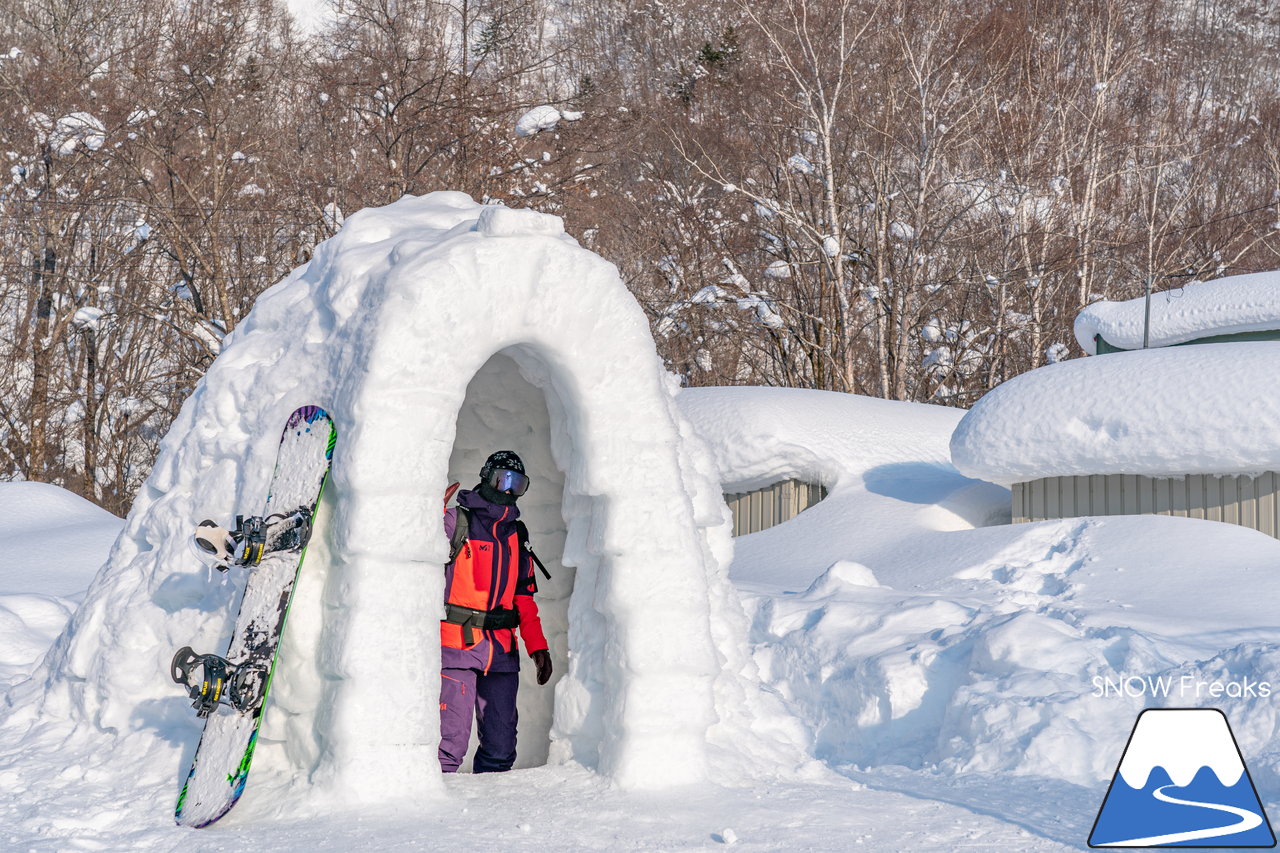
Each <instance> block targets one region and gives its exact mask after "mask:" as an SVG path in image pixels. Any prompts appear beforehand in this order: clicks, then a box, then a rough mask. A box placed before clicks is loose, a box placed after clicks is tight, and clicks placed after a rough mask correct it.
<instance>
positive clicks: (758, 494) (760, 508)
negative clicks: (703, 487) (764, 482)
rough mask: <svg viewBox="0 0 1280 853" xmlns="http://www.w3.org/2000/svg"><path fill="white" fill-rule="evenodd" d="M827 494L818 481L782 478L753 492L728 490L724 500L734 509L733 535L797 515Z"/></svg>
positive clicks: (743, 533)
mask: <svg viewBox="0 0 1280 853" xmlns="http://www.w3.org/2000/svg"><path fill="white" fill-rule="evenodd" d="M826 496H827V490H826V489H825V488H824V487H822V486H821V485H819V484H818V483H806V482H804V481H803V480H783V481H782V482H781V483H774V484H773V485H772V486H767V487H765V488H763V489H756V490H755V491H754V492H741V493H738V494H732V495H729V494H727V495H725V496H724V502H725V503H727V504H728V505H729V509H730V510H732V511H733V535H734V536H743V535H745V534H747V533H757V532H759V531H761V530H765V529H767V528H770V527H773V526H774V525H775V524H781V523H782V522H784V521H786V520H788V519H791V518H795V517H796V516H797V515H799V514H800V513H801V512H803V511H804V510H806V509H808V508H809V507H811V506H813V505H814V504H816V503H817V502H818V501H820V500H822V499H823V498H825V497H826Z"/></svg>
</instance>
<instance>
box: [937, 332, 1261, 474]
mask: <svg viewBox="0 0 1280 853" xmlns="http://www.w3.org/2000/svg"><path fill="white" fill-rule="evenodd" d="M1278 364H1280V341H1254V342H1245V343H1217V344H1205V345H1201V346H1194V347H1177V348H1173V349H1146V350H1135V351H1133V352H1119V353H1112V354H1109V355H1103V356H1097V357H1094V358H1078V359H1072V360H1071V361H1064V362H1059V363H1058V364H1050V365H1046V366H1044V367H1040V368H1037V369H1036V370H1032V371H1030V372H1028V373H1023V374H1022V375H1020V376H1015V377H1014V378H1013V379H1010V380H1009V381H1007V382H1005V383H1004V384H1002V385H1000V386H999V387H997V388H995V389H993V390H992V391H990V392H988V393H987V394H986V395H984V396H983V398H982V399H981V400H979V401H978V402H977V404H976V405H974V407H973V408H972V409H971V410H970V411H969V413H968V414H967V415H966V416H965V417H964V420H962V421H961V422H960V425H959V426H958V427H957V429H956V431H955V434H954V435H953V437H952V439H951V456H952V459H953V461H954V462H955V465H956V467H957V468H958V469H960V471H961V472H963V473H964V474H967V475H968V476H970V477H981V478H983V479H986V480H991V481H993V482H998V483H1016V482H1020V481H1027V480H1034V479H1037V478H1040V477H1060V476H1072V475H1077V474H1145V475H1147V476H1150V477H1168V476H1177V477H1181V476H1183V475H1184V474H1257V473H1260V472H1262V471H1275V470H1280V431H1278V430H1277V426H1280V397H1277V395H1276V393H1275V391H1274V388H1273V386H1274V378H1273V377H1274V376H1275V368H1276V365H1278Z"/></svg>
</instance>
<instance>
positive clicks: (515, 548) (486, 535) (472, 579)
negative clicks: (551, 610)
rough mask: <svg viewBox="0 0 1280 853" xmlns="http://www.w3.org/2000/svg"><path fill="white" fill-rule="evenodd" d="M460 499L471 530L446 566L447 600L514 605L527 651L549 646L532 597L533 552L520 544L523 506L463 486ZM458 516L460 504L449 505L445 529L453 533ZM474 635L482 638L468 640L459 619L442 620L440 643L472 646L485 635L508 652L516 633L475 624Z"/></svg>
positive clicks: (485, 606) (479, 606) (477, 606)
mask: <svg viewBox="0 0 1280 853" xmlns="http://www.w3.org/2000/svg"><path fill="white" fill-rule="evenodd" d="M458 503H460V504H461V505H463V506H464V507H466V509H467V512H468V514H469V515H470V518H471V527H470V536H469V537H468V539H467V541H466V542H464V543H463V546H462V548H460V549H459V550H458V553H457V555H456V556H455V557H454V559H453V560H452V561H451V562H450V563H449V565H448V567H447V568H446V569H445V601H446V602H447V603H449V604H454V605H458V606H460V607H467V608H471V609H473V610H484V611H492V610H497V609H503V610H514V611H516V613H517V615H518V618H519V628H520V636H521V637H523V638H524V646H525V651H526V652H528V653H529V654H533V653H534V652H536V651H540V650H542V649H545V648H547V640H546V637H545V636H544V635H543V633H542V620H541V618H540V617H539V615H538V605H537V604H536V603H535V602H534V600H533V594H534V593H535V592H537V589H538V586H537V583H536V581H535V579H534V574H533V572H534V565H533V558H532V557H531V556H530V554H529V553H528V552H527V551H525V550H524V549H522V548H521V547H520V542H519V538H520V537H519V534H518V533H517V530H516V523H515V522H516V519H517V518H519V516H520V510H519V509H517V508H516V507H514V506H501V505H499V504H493V503H490V502H488V501H486V500H484V499H483V498H481V497H480V496H479V494H477V493H476V492H472V491H462V492H459V493H458ZM457 518H458V516H457V510H455V509H453V508H450V509H447V510H445V534H446V535H447V536H449V537H452V535H453V529H454V525H455V524H456V523H457ZM473 639H478V641H477V642H475V643H472V644H471V645H467V644H466V642H465V641H464V634H463V627H462V626H461V625H457V624H454V623H452V622H446V621H443V620H442V621H441V622H440V646H441V648H444V649H471V648H475V647H476V646H478V645H480V644H481V643H483V642H484V640H486V639H487V640H489V641H491V642H493V643H496V644H497V645H498V646H499V647H500V648H501V649H502V650H503V651H504V652H511V651H513V650H514V649H515V648H516V644H515V633H514V631H513V630H512V629H510V628H497V629H485V630H482V631H481V630H477V631H474V636H473Z"/></svg>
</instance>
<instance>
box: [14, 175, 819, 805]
mask: <svg viewBox="0 0 1280 853" xmlns="http://www.w3.org/2000/svg"><path fill="white" fill-rule="evenodd" d="M674 395H675V383H674V379H673V378H672V377H671V376H670V375H669V374H667V373H666V372H665V370H664V369H663V368H662V365H661V363H660V361H659V359H658V358H657V356H656V353H655V351H654V347H653V343H652V340H651V338H650V336H649V331H648V324H647V322H646V320H645V317H644V316H643V313H642V312H641V310H640V309H639V307H638V306H637V305H636V304H635V302H634V300H633V299H632V297H631V296H630V294H629V293H628V291H627V290H626V288H625V286H624V285H623V284H622V282H621V281H620V280H619V278H618V274H617V271H616V270H615V269H614V268H613V267H612V266H611V265H610V264H608V263H606V262H605V261H603V260H601V259H600V258H599V257H597V256H595V255H594V254H592V253H590V252H588V251H586V250H584V249H581V248H580V247H578V245H577V244H576V243H575V242H574V241H573V240H572V239H571V238H569V237H568V236H566V235H565V234H564V233H563V228H562V225H561V223H560V221H559V219H557V218H555V217H550V216H544V215H541V214H537V213H535V212H532V211H524V210H512V209H507V208H500V207H484V206H480V205H477V204H476V203H475V202H473V201H472V200H471V199H470V198H468V197H467V196H465V195H461V194H458V193H433V194H431V195H428V196H424V197H421V198H413V197H406V198H404V199H402V200H401V201H399V202H397V203H395V204H392V205H389V206H387V207H384V208H380V209H371V210H366V211H362V212H360V213H358V214H356V215H353V216H351V217H350V218H348V220H347V221H346V223H345V225H344V226H343V228H342V230H341V231H340V232H339V233H338V234H337V235H336V236H335V237H334V238H333V239H331V240H329V241H327V242H326V243H324V244H322V245H321V246H320V247H318V249H317V251H316V255H315V257H314V259H313V260H312V261H311V262H310V263H309V264H307V265H305V266H303V267H301V268H299V269H298V270H296V271H294V273H292V274H291V275H290V276H289V277H287V278H286V279H285V280H284V281H282V282H280V283H279V284H278V285H276V286H275V287H273V288H271V289H270V290H268V291H267V292H266V293H264V294H263V295H262V297H261V298H260V299H259V300H258V303H257V305H256V306H255V308H254V310H253V311H252V313H251V314H250V315H249V316H248V317H247V318H246V319H245V321H244V322H243V323H242V324H241V325H240V326H239V327H238V328H237V329H236V331H235V332H234V334H233V335H231V336H230V338H229V339H228V341H227V343H226V346H225V349H224V351H223V353H222V355H221V356H220V357H219V358H218V359H217V361H216V362H215V363H214V365H213V366H212V368H211V369H210V370H209V372H208V374H207V375H206V376H205V378H204V379H203V380H202V381H201V382H200V384H199V386H198V387H197V389H196V391H195V393H194V394H193V396H192V397H191V398H190V399H189V400H188V401H187V403H186V405H185V406H184V407H183V409H182V411H181V413H180V415H179V417H178V418H177V420H176V421H175V423H174V425H173V428H172V430H171V431H170V433H169V435H168V436H167V438H166V439H165V441H164V443H163V445H162V449H161V454H160V458H159V460H158V462H157V464H156V466H155V469H154V471H153V473H152V475H151V477H150V479H149V480H148V481H147V483H146V484H145V486H144V487H143V489H142V491H141V493H140V494H139V495H138V497H137V500H136V503H135V506H134V510H133V512H132V513H131V515H130V517H129V519H128V522H127V526H126V528H125V530H124V532H123V534H122V535H121V536H120V538H119V539H118V540H117V541H116V543H115V546H114V548H113V549H112V551H111V556H110V559H109V560H108V562H107V564H106V565H105V566H104V567H103V569H102V571H101V572H100V573H99V574H98V576H97V577H96V578H95V580H94V582H93V584H92V586H91V587H90V589H89V591H88V593H87V595H86V598H85V601H84V604H83V606H82V607H81V608H80V609H79V611H78V612H77V613H76V615H75V617H74V618H73V620H72V622H71V623H70V625H69V626H68V628H67V630H66V632H65V633H64V634H63V636H62V637H61V638H60V639H59V640H58V642H57V643H56V644H55V646H54V649H53V651H52V652H51V654H50V655H49V657H48V658H47V660H46V661H45V663H44V665H43V667H42V669H41V670H39V671H37V673H36V674H35V676H34V677H33V678H32V679H31V680H30V681H28V682H26V683H24V684H22V685H19V686H18V687H15V688H14V689H13V691H11V693H10V694H9V697H8V701H9V704H10V707H11V709H12V711H11V713H9V714H8V716H7V717H6V718H5V720H4V723H3V728H2V729H0V743H3V744H4V747H0V748H10V749H13V750H23V749H26V750H40V749H47V750H49V751H51V752H52V751H60V752H61V753H62V754H64V755H65V754H67V753H69V752H75V751H77V750H78V751H79V752H80V753H81V754H83V755H84V756H86V760H88V758H87V757H88V756H94V758H93V759H92V760H88V761H89V766H100V765H102V764H104V763H109V762H111V761H115V762H116V763H117V764H118V763H119V762H120V761H122V760H126V761H128V762H129V766H146V767H148V768H151V769H150V770H148V771H147V772H143V773H140V774H139V775H138V776H136V777H135V778H133V779H131V780H128V783H127V784H130V785H134V786H137V787H138V789H139V790H140V793H142V795H144V796H147V797H155V798H156V802H155V808H154V811H155V813H156V814H157V816H160V815H163V814H165V813H167V812H168V811H169V810H171V809H172V800H171V796H170V794H172V795H173V796H176V792H177V785H176V784H175V780H176V779H177V777H178V774H179V773H181V772H182V770H181V768H185V766H186V763H187V760H188V759H189V756H190V753H191V751H192V750H193V749H194V745H195V741H196V739H197V731H198V730H197V729H196V726H195V720H194V714H193V713H191V712H190V711H189V710H187V709H186V707H185V705H186V702H185V700H184V699H183V697H182V695H181V692H180V690H179V689H178V688H177V687H176V686H175V685H173V684H172V683H171V682H170V681H169V678H168V674H167V669H168V661H169V658H170V656H171V655H172V653H173V650H174V649H175V648H177V647H179V646H183V645H188V644H189V645H192V646H193V647H195V648H196V649H197V650H201V651H205V650H207V651H221V650H222V649H223V648H225V642H226V637H227V636H228V634H229V631H230V628H231V625H232V621H233V617H234V614H233V613H232V612H231V611H232V602H233V601H234V600H235V591H236V587H237V585H238V584H240V583H241V582H242V580H241V579H240V578H237V577H236V576H235V575H234V574H232V575H231V576H229V577H218V576H215V575H214V574H213V573H211V571H210V570H208V569H206V568H205V567H204V566H202V565H201V564H200V563H199V562H198V560H197V559H196V558H195V556H194V555H193V552H192V551H191V550H190V546H189V540H190V534H191V531H192V528H193V525H194V524H195V522H197V521H199V520H200V519H203V518H206V517H209V518H215V519H225V520H230V519H231V518H232V517H233V516H234V514H236V513H237V512H238V513H244V514H253V513H255V512H257V511H258V510H259V508H260V507H261V506H262V503H263V500H264V499H265V496H266V495H265V493H266V485H267V482H268V479H269V476H270V469H271V465H272V461H273V458H274V452H275V446H276V443H277V440H278V434H279V430H280V425H281V424H282V423H283V419H284V417H285V416H286V415H287V414H288V413H289V412H290V411H292V410H293V409H294V408H296V407H297V406H299V405H302V404H317V405H321V406H323V407H324V408H326V409H327V410H328V411H329V412H330V413H332V414H333V416H334V419H335V422H336V424H337V428H338V445H337V451H336V453H335V456H334V461H333V470H332V475H331V479H330V485H329V487H328V489H327V491H326V494H325V498H324V501H323V503H322V505H321V508H320V511H319V516H318V523H317V528H316V533H315V536H314V538H313V540H312V543H311V546H310V549H309V554H308V558H307V565H306V568H305V570H304V572H303V574H302V577H301V578H300V580H299V584H298V587H297V589H296V593H295V599H294V604H293V608H292V611H291V613H290V621H289V626H288V630H287V631H286V633H285V637H284V641H283V644H282V646H281V651H280V663H279V666H278V668H277V674H276V678H275V684H274V686H273V690H272V703H271V706H270V707H269V709H268V711H267V714H266V719H265V722H264V726H263V729H262V734H261V739H260V741H259V746H258V751H257V756H256V758H255V763H254V770H253V774H252V777H251V780H250V784H249V787H248V790H247V792H246V795H245V799H244V801H243V802H242V803H241V805H240V806H239V807H238V809H237V811H238V813H241V812H245V813H250V814H252V813H253V812H254V811H255V810H259V811H261V810H263V809H269V808H270V806H269V805H267V804H268V803H283V802H284V801H286V800H291V802H289V804H288V805H289V807H290V808H291V810H292V811H293V812H294V813H297V812H298V810H299V808H300V807H301V808H303V810H304V811H305V807H304V806H305V802H308V801H309V802H312V804H313V806H314V807H315V808H321V807H324V806H325V805H326V804H329V805H331V804H333V803H335V802H338V801H341V802H342V803H344V804H359V803H378V804H381V805H384V806H385V805H391V806H395V805H403V806H413V807H416V806H418V805H420V804H421V802H422V800H423V798H424V797H428V798H429V797H431V796H432V795H433V794H435V793H436V792H439V791H442V790H443V788H442V781H441V777H440V774H439V772H438V764H437V761H436V757H435V752H436V745H437V743H438V739H439V735H438V728H439V716H438V711H437V691H438V678H437V677H436V676H435V673H436V672H437V671H438V667H439V648H438V627H437V621H438V619H439V618H440V616H441V611H442V605H441V601H442V596H443V578H442V573H441V571H440V566H441V565H442V563H443V562H444V560H445V558H446V556H447V553H448V545H447V542H446V540H445V537H444V534H443V529H442V522H441V496H442V493H443V491H444V488H445V486H446V485H447V484H448V483H449V482H450V481H451V480H461V481H462V482H463V483H464V485H467V486H470V485H471V484H472V483H474V482H475V479H476V474H477V472H478V471H479V467H480V463H481V461H482V460H483V458H484V456H485V455H486V454H487V453H488V452H490V451H491V450H494V449H499V448H510V449H514V450H516V451H517V452H519V453H520V454H521V455H522V456H523V457H524V459H525V460H526V463H527V465H528V467H529V473H530V475H531V478H532V481H533V485H532V487H531V488H530V491H529V495H528V498H527V499H526V500H525V501H522V509H523V510H524V513H525V518H526V520H527V521H528V523H529V527H530V530H531V533H532V538H533V541H534V543H535V545H536V547H537V548H538V550H539V552H540V554H541V556H542V557H543V559H544V560H546V561H547V562H549V563H559V564H560V567H559V568H558V569H557V568H555V567H554V566H553V571H554V572H555V579H554V580H553V581H551V582H549V583H546V584H543V595H542V596H541V599H542V600H543V602H544V605H543V609H544V612H545V613H546V620H545V622H546V627H547V628H548V629H549V630H548V637H549V639H550V640H551V642H552V648H553V655H554V657H555V660H556V665H557V669H558V673H557V677H558V683H557V684H556V685H555V689H554V706H552V703H551V696H552V692H551V691H550V690H549V689H548V690H540V689H539V688H537V687H536V686H531V685H529V684H527V685H526V686H525V687H524V689H523V690H522V694H523V697H522V701H523V702H525V705H524V706H523V707H522V708H521V723H522V727H521V754H522V764H523V765H525V766H527V765H528V764H530V763H541V762H543V761H549V762H551V763H565V762H576V763H579V764H582V765H584V766H585V767H587V768H589V769H592V770H594V771H596V772H597V773H598V774H600V775H601V776H603V777H605V778H606V779H608V780H611V781H612V782H614V783H616V784H618V785H620V786H622V787H656V786H663V785H672V784H685V783H691V782H698V781H700V780H703V779H706V778H707V777H708V775H709V774H711V773H712V772H713V771H715V772H719V771H722V770H725V769H726V768H727V769H728V770H729V771H731V772H732V773H741V772H746V771H750V770H751V769H753V768H754V769H757V770H758V769H760V768H763V767H772V768H776V767H778V766H781V765H787V764H792V765H794V764H797V763H801V762H802V760H803V750H802V749H801V748H800V747H799V739H800V734H799V733H798V731H797V730H796V729H795V728H794V726H793V725H792V724H791V723H790V722H789V720H788V718H787V717H786V715H785V714H783V713H782V712H781V711H780V710H779V709H778V707H777V706H775V705H773V704H771V702H770V701H769V699H768V698H767V697H766V695H765V694H764V693H763V692H762V691H761V690H760V689H759V687H758V685H757V683H756V681H755V675H754V669H753V664H752V662H751V660H750V658H749V656H748V654H747V651H746V646H745V643H744V639H743V638H744V637H745V633H746V621H745V613H744V612H743V610H742V608H741V605H740V604H739V602H738V600H737V598H736V595H735V594H734V592H733V590H732V588H731V587H730V585H729V583H728V579H727V565H728V559H729V555H730V553H731V544H730V539H729V528H728V524H727V511H726V509H725V507H724V503H723V500H722V498H721V492H720V485H719V482H718V480H717V478H716V476H715V474H714V470H713V465H712V461H711V458H710V456H709V455H708V453H707V452H706V449H705V448H704V447H703V446H702V444H701V443H700V441H699V440H698V439H697V438H696V436H694V435H693V434H692V432H691V430H690V428H689V427H688V425H687V424H686V423H685V421H684V420H683V418H682V417H681V416H680V414H679V412H678V410H677V409H676V406H675V402H674ZM557 558H558V559H557ZM539 730H540V731H539ZM157 767H158V768H159V769H158V770H157V769H154V768H157ZM87 775H90V776H92V775H93V774H92V773H89V774H87ZM170 785H172V791H171V792H170V791H168V786H170ZM36 796H38V794H37V795H36ZM50 796H53V795H52V794H50ZM255 801H256V804H255ZM283 807H284V806H283V805H277V806H275V808H283ZM158 819H160V818H159V817H158Z"/></svg>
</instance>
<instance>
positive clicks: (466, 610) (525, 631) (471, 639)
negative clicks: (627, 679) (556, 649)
mask: <svg viewBox="0 0 1280 853" xmlns="http://www.w3.org/2000/svg"><path fill="white" fill-rule="evenodd" d="M528 488H529V478H528V477H527V476H526V475H525V470H524V462H523V461H522V460H521V459H520V457H519V456H517V455H516V454H515V453H514V452H513V451H510V450H499V451H498V452H496V453H493V454H492V455H490V456H489V458H488V459H487V460H486V461H485V463H484V467H483V468H482V469H481V470H480V482H479V483H478V484H477V485H476V487H475V488H474V489H471V490H466V489H464V490H463V491H460V492H458V506H457V507H450V508H449V509H446V510H445V518H444V529H445V533H446V534H447V535H448V536H449V541H450V544H451V546H452V553H451V555H450V558H449V564H448V566H447V567H446V568H445V618H444V619H443V620H442V621H441V622H440V658H441V661H440V663H441V669H440V769H441V770H442V771H443V772H445V773H455V772H457V770H458V767H459V766H460V765H461V764H462V759H463V758H464V757H465V756H466V753H467V745H468V742H469V741H470V740H471V720H472V718H473V717H474V719H475V721H476V726H477V733H478V735H479V740H480V746H479V748H478V749H477V750H476V755H475V760H474V761H473V762H472V767H473V768H474V769H475V772H476V773H500V772H503V771H506V770H510V769H511V766H512V765H513V764H514V763H515V760H516V689H517V687H518V685H519V670H520V654H519V650H518V649H517V647H516V638H515V633H516V630H517V629H519V631H520V636H521V637H522V638H523V639H524V646H525V651H527V652H528V653H529V657H530V658H532V659H533V663H534V666H536V667H537V673H538V684H546V683H547V681H548V680H549V679H550V678H551V654H550V652H548V651H547V640H546V637H544V636H543V633H542V621H541V620H540V619H539V617H538V605H537V604H536V603H534V600H533V594H534V593H535V592H537V588H538V587H537V583H536V580H535V578H534V574H533V569H534V561H535V559H536V558H535V557H534V556H533V551H532V550H531V549H530V548H529V545H528V543H529V538H528V531H527V530H526V529H525V526H524V522H522V521H519V518H520V510H519V509H518V508H517V507H516V501H517V500H519V498H520V496H521V495H523V494H524V493H525V491H526V490H528ZM540 565H541V564H539V566H540ZM543 571H545V569H544V570H543Z"/></svg>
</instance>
